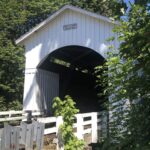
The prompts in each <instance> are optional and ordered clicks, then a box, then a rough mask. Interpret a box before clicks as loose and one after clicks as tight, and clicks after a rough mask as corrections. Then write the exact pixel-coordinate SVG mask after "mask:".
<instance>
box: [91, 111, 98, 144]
mask: <svg viewBox="0 0 150 150" xmlns="http://www.w3.org/2000/svg"><path fill="white" fill-rule="evenodd" d="M91 117H92V118H91V119H92V143H97V134H98V133H97V130H98V128H97V112H93V113H92V116H91Z"/></svg>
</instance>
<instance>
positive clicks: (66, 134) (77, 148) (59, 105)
mask: <svg viewBox="0 0 150 150" xmlns="http://www.w3.org/2000/svg"><path fill="white" fill-rule="evenodd" d="M53 109H54V115H55V116H62V118H63V124H62V125H61V126H60V133H61V136H62V140H63V143H64V148H65V150H83V148H84V141H83V140H79V139H78V138H77V137H76V136H75V135H74V133H73V123H74V120H75V114H76V113H78V112H79V110H78V109H76V108H75V102H74V101H73V99H72V98H71V97H70V96H68V95H67V96H65V98H64V100H61V99H60V98H59V97H56V98H54V100H53Z"/></svg>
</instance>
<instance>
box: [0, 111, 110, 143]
mask: <svg viewBox="0 0 150 150" xmlns="http://www.w3.org/2000/svg"><path fill="white" fill-rule="evenodd" d="M42 115H43V113H42V112H37V111H33V112H29V111H28V112H26V111H7V112H0V122H2V123H3V122H5V121H27V120H30V121H32V120H34V119H36V120H37V121H38V122H40V123H44V124H45V129H44V134H45V135H47V134H53V133H55V134H56V135H58V129H59V126H60V124H62V123H63V119H62V117H61V116H58V117H41V116H42ZM32 118H33V119H32ZM75 120H76V122H75V123H74V125H73V128H74V131H75V135H76V136H77V137H78V138H79V139H84V136H85V135H86V134H90V136H91V141H90V142H92V143H96V142H97V141H98V137H100V136H98V131H99V133H101V136H103V137H105V136H106V134H107V114H106V112H91V113H83V114H77V115H75Z"/></svg>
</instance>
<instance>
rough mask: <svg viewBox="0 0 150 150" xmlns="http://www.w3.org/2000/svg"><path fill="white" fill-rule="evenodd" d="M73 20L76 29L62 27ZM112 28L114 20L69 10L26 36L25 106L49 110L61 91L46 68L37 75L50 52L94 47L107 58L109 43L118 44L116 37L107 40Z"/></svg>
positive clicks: (116, 45)
mask: <svg viewBox="0 0 150 150" xmlns="http://www.w3.org/2000/svg"><path fill="white" fill-rule="evenodd" d="M74 23H75V24H77V28H76V29H71V30H64V29H63V27H64V25H69V24H74ZM113 27H114V24H112V23H109V22H106V21H103V20H100V19H96V18H94V17H91V16H88V15H86V14H82V13H80V12H76V11H74V10H69V9H66V10H65V11H64V12H63V13H62V14H60V15H59V16H57V17H56V18H54V19H53V20H52V21H51V22H50V23H48V24H47V25H46V26H44V27H43V28H41V29H40V30H38V31H37V32H36V33H34V34H33V35H32V36H30V37H29V38H28V39H26V40H25V41H24V45H25V49H26V50H25V57H26V65H25V84H24V109H25V110H39V109H48V110H49V109H51V101H52V98H53V97H54V96H56V95H57V96H58V91H57V90H56V89H55V88H57V87H55V88H53V85H54V86H55V84H57V86H59V85H58V83H56V75H54V74H51V73H50V76H48V75H49V73H47V72H44V71H38V74H36V72H37V66H38V65H39V63H40V62H41V61H43V60H44V58H45V57H46V56H48V54H50V53H52V52H53V51H55V50H57V49H58V48H61V47H64V46H70V45H76V46H83V47H87V48H90V49H93V51H96V52H97V53H99V54H100V55H102V56H103V57H104V58H106V59H107V55H106V53H107V51H108V46H109V45H110V44H113V45H114V46H115V48H117V47H118V46H119V42H118V41H117V38H115V40H114V41H113V42H112V43H110V42H107V41H106V39H107V38H109V37H110V36H111V35H114V34H113V32H112V29H113ZM115 37H117V35H115ZM33 70H34V71H33ZM27 72H28V73H27ZM35 74H36V75H35ZM58 78H59V77H57V79H58ZM53 80H54V81H53ZM37 81H38V83H39V84H40V86H39V85H38V84H37ZM57 81H58V80H57ZM54 82H55V83H54ZM40 90H41V91H40ZM48 90H49V91H48ZM38 99H40V100H38Z"/></svg>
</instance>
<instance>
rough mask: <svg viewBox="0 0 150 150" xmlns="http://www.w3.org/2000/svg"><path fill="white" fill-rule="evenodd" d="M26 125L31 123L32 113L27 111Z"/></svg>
mask: <svg viewBox="0 0 150 150" xmlns="http://www.w3.org/2000/svg"><path fill="white" fill-rule="evenodd" d="M26 113H27V123H32V111H31V110H27V111H26Z"/></svg>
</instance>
